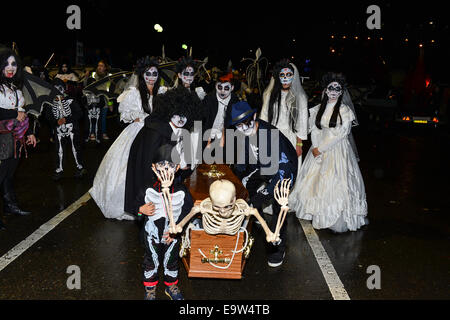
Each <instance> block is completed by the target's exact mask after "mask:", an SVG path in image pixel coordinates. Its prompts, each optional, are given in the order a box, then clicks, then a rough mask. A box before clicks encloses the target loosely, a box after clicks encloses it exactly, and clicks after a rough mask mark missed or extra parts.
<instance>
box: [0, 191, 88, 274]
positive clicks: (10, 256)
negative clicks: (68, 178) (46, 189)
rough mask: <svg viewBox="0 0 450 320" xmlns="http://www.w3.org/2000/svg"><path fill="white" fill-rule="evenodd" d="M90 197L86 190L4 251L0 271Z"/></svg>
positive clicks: (0, 259)
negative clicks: (20, 240)
mask: <svg viewBox="0 0 450 320" xmlns="http://www.w3.org/2000/svg"><path fill="white" fill-rule="evenodd" d="M90 198H91V196H90V194H89V192H86V193H85V194H84V195H83V196H82V197H81V198H80V199H78V200H77V201H75V202H74V203H72V204H71V205H70V206H68V207H67V208H66V209H65V210H64V211H61V212H60V213H58V214H57V215H56V216H54V217H53V218H52V219H50V220H49V221H47V222H46V223H44V224H43V225H42V226H40V227H39V229H37V230H36V231H35V232H33V233H32V234H31V235H30V236H28V237H27V238H26V239H25V240H23V241H22V242H20V243H19V244H18V245H16V246H15V247H14V248H12V249H11V250H9V251H8V252H7V253H5V254H4V255H3V256H2V257H0V271H2V270H3V269H4V268H5V267H6V266H7V265H8V264H10V263H11V262H13V261H14V260H15V259H16V258H18V257H19V256H20V255H21V254H22V253H24V252H25V251H26V250H27V249H28V248H30V247H31V246H32V245H33V244H35V243H36V242H37V241H39V239H41V238H42V237H43V236H45V235H46V234H47V233H49V232H50V231H52V230H53V228H55V227H56V226H57V225H58V224H60V223H61V222H62V221H63V220H64V219H66V218H67V217H68V216H70V215H71V214H72V213H74V212H75V211H76V210H77V209H78V208H80V207H81V206H82V205H83V203H85V202H87V201H89V199H90Z"/></svg>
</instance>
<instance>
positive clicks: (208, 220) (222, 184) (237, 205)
mask: <svg viewBox="0 0 450 320" xmlns="http://www.w3.org/2000/svg"><path fill="white" fill-rule="evenodd" d="M290 183H291V181H290V179H284V180H282V181H281V186H280V187H279V184H280V181H278V183H277V184H276V187H275V189H274V197H275V200H276V201H277V202H278V203H279V204H280V205H281V211H280V214H279V216H278V221H277V225H276V227H275V231H274V232H272V231H271V230H270V229H269V227H268V226H267V223H266V221H265V220H264V219H263V218H262V217H261V215H260V214H259V212H258V210H256V209H255V208H252V207H250V206H249V205H248V204H247V202H245V201H244V200H242V199H238V200H236V188H235V186H234V184H233V183H231V182H230V181H228V180H217V181H215V182H214V183H213V184H211V186H210V188H209V195H210V197H209V198H207V199H205V200H203V201H202V202H201V203H200V204H199V205H197V206H194V207H193V208H192V210H191V212H190V213H189V214H188V215H187V216H186V217H185V218H184V219H183V220H182V221H181V222H180V223H179V224H177V225H176V226H173V225H171V227H170V229H169V232H170V233H179V232H181V231H182V230H183V226H184V225H185V224H186V223H187V222H188V221H189V220H190V219H192V218H193V217H194V216H196V215H197V214H198V213H201V214H202V222H203V229H204V230H205V232H206V233H208V234H213V235H216V234H227V235H235V234H236V233H237V232H238V231H239V229H240V227H241V226H242V223H243V221H244V219H245V218H246V217H248V216H250V215H253V216H255V217H256V219H258V221H259V222H260V223H261V226H262V227H263V229H264V231H265V232H266V240H267V242H273V243H277V242H279V241H280V237H279V236H280V235H279V233H280V229H281V227H282V225H283V223H284V220H285V218H286V214H287V212H288V211H289V207H288V197H289V189H290Z"/></svg>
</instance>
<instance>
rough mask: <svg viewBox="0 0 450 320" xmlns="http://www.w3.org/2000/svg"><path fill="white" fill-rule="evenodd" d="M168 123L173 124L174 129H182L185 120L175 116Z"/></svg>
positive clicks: (183, 117) (182, 117)
mask: <svg viewBox="0 0 450 320" xmlns="http://www.w3.org/2000/svg"><path fill="white" fill-rule="evenodd" d="M170 121H171V122H172V123H173V125H174V126H175V127H177V128H182V127H184V125H185V124H186V122H187V118H186V117H185V116H180V115H177V114H176V115H174V116H173V117H172V119H171V120H170Z"/></svg>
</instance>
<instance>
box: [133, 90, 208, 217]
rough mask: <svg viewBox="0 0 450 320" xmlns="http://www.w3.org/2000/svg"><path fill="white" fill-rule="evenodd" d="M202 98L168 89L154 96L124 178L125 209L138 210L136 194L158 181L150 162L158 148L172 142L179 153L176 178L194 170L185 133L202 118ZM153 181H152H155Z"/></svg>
mask: <svg viewBox="0 0 450 320" xmlns="http://www.w3.org/2000/svg"><path fill="white" fill-rule="evenodd" d="M200 103H201V102H200V99H199V98H198V97H197V95H193V94H191V93H189V92H188V91H187V90H168V91H167V92H166V93H164V94H161V95H157V96H155V97H154V99H153V112H152V114H151V115H150V117H147V118H146V119H145V124H144V127H143V128H142V130H141V131H139V133H138V134H137V136H136V138H135V139H134V141H133V143H132V145H131V148H130V152H129V159H128V166H127V172H126V182H125V212H127V213H130V214H136V213H137V212H138V209H139V206H140V205H139V203H138V202H136V194H137V192H138V190H140V188H142V186H143V185H147V184H148V183H155V182H156V180H155V176H154V173H153V171H152V170H151V168H150V167H149V166H148V164H149V163H154V156H155V150H157V149H158V148H159V147H160V146H161V145H163V144H171V145H172V146H173V147H175V150H177V152H178V154H179V155H180V161H179V164H180V170H179V171H178V173H177V175H176V176H175V179H179V180H180V181H183V180H184V179H185V178H186V177H187V176H189V175H190V174H191V173H192V172H193V171H192V168H191V163H190V159H189V158H188V155H187V153H188V152H185V150H187V148H189V147H190V143H189V141H186V140H189V139H188V137H186V136H185V134H186V133H189V130H191V128H192V127H193V125H194V121H196V120H201V112H200ZM152 181H153V182H152Z"/></svg>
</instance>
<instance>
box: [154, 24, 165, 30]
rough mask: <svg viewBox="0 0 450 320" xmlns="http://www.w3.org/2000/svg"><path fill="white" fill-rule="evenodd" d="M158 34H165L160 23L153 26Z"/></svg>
mask: <svg viewBox="0 0 450 320" xmlns="http://www.w3.org/2000/svg"><path fill="white" fill-rule="evenodd" d="M153 28H154V29H155V30H156V32H163V28H162V27H161V25H159V24H158V23H157V24H155V25H154V26H153Z"/></svg>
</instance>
